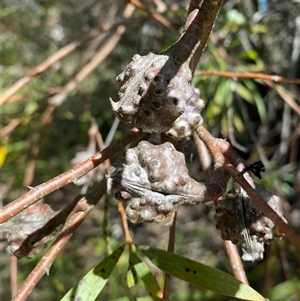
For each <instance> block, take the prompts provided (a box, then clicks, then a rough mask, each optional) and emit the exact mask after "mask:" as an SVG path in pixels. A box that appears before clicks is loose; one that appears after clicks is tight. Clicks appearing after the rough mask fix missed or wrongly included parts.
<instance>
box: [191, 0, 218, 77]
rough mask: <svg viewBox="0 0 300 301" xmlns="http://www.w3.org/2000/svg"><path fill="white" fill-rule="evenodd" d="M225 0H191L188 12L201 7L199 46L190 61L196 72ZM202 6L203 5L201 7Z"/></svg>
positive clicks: (192, 68)
mask: <svg viewBox="0 0 300 301" xmlns="http://www.w3.org/2000/svg"><path fill="white" fill-rule="evenodd" d="M222 3H223V0H204V1H203V0H191V2H190V5H189V9H188V13H189V14H190V13H191V12H192V11H193V10H195V9H199V17H198V22H197V24H198V26H199V31H198V34H197V36H198V40H199V42H200V43H199V46H198V47H197V49H196V50H195V53H194V55H193V59H192V60H191V61H190V68H191V70H192V72H193V73H194V71H195V69H196V66H197V64H198V62H199V59H200V57H201V55H202V52H203V50H204V48H205V47H206V44H207V40H208V38H209V35H210V33H211V31H212V29H213V27H214V24H215V20H216V18H217V16H218V13H219V11H220V8H221V6H222ZM200 6H201V7H200Z"/></svg>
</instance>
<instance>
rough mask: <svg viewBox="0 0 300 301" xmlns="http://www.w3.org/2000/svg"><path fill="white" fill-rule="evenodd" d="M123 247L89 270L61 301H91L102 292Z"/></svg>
mask: <svg viewBox="0 0 300 301" xmlns="http://www.w3.org/2000/svg"><path fill="white" fill-rule="evenodd" d="M124 248H125V245H122V246H121V247H119V248H118V249H116V250H115V251H114V252H112V253H111V254H110V255H109V256H108V257H106V258H104V259H103V260H102V261H101V262H100V263H99V264H98V265H97V266H96V267H94V268H93V269H91V270H90V271H89V272H88V273H87V274H86V275H85V276H84V277H83V278H82V279H81V280H80V281H79V282H78V283H77V284H76V285H75V286H74V287H73V288H71V289H70V290H69V291H68V293H67V294H66V295H65V296H64V297H63V298H62V299H61V301H68V300H70V301H71V300H89V301H93V300H95V299H96V298H97V296H98V295H99V294H100V292H101V291H102V289H103V287H104V286H105V284H106V282H107V280H108V278H109V276H110V274H111V272H112V271H113V269H114V267H115V266H116V264H117V262H118V260H119V258H120V256H121V255H122V253H123V251H124Z"/></svg>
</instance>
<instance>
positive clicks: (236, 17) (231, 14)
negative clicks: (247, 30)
mask: <svg viewBox="0 0 300 301" xmlns="http://www.w3.org/2000/svg"><path fill="white" fill-rule="evenodd" d="M226 16H227V18H228V20H229V21H231V22H233V23H236V24H238V25H245V24H246V23H247V21H246V17H245V15H244V14H243V13H241V12H239V11H238V10H236V9H231V10H229V11H227V13H226Z"/></svg>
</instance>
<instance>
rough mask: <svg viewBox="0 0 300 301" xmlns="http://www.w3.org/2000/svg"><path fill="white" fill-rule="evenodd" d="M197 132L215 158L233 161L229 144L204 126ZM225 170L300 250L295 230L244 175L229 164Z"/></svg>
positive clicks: (234, 161) (299, 242)
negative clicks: (217, 137) (214, 135)
mask: <svg viewBox="0 0 300 301" xmlns="http://www.w3.org/2000/svg"><path fill="white" fill-rule="evenodd" d="M195 131H196V133H197V135H198V136H199V137H200V138H201V139H202V140H203V142H204V143H205V144H206V146H207V147H208V149H209V150H210V152H211V154H212V155H213V156H214V157H216V156H217V157H220V156H226V158H228V160H229V161H231V159H233V158H232V157H233V156H232V155H233V152H232V151H230V152H229V153H230V154H229V156H227V151H228V149H229V148H230V147H229V143H228V142H226V141H225V140H221V139H215V138H214V137H213V136H211V134H210V133H209V132H208V131H207V130H206V129H205V128H204V127H203V126H199V127H198V128H197V129H196V130H195ZM237 161H238V160H237V159H234V160H233V162H231V163H237ZM240 163H242V160H240ZM224 168H225V170H226V172H227V173H228V174H229V175H230V176H231V177H232V178H233V179H234V180H235V181H236V182H237V183H238V184H239V185H240V186H241V187H242V188H243V189H244V190H245V191H246V193H247V194H248V196H249V197H250V198H251V200H252V201H253V202H254V203H255V204H256V205H257V206H258V207H259V208H260V209H261V210H262V211H263V213H264V214H265V215H266V216H268V217H269V218H270V219H271V220H272V221H273V222H274V224H275V225H276V226H277V227H278V228H279V229H280V231H281V232H283V233H285V234H286V236H287V237H288V238H289V239H290V241H291V242H292V243H293V244H294V245H295V246H296V247H297V248H298V249H300V237H299V236H298V235H297V233H296V232H295V231H294V229H293V228H291V227H290V226H289V225H288V224H286V223H285V222H284V221H283V220H282V219H281V218H280V216H279V215H278V214H277V213H276V212H275V211H274V210H273V209H272V208H271V207H270V206H269V205H268V203H267V202H266V201H265V200H264V199H263V198H262V196H261V195H260V194H259V193H258V192H257V191H256V190H255V189H254V188H253V187H252V186H251V185H250V184H249V183H248V182H247V180H246V179H245V178H244V176H243V174H242V173H241V172H239V171H238V170H237V169H235V168H234V167H233V166H232V165H231V164H229V163H227V164H225V165H224Z"/></svg>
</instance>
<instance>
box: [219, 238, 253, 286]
mask: <svg viewBox="0 0 300 301" xmlns="http://www.w3.org/2000/svg"><path fill="white" fill-rule="evenodd" d="M224 245H225V249H226V253H227V256H228V258H229V262H230V265H231V268H232V271H233V275H234V277H235V278H236V279H238V280H240V281H241V282H244V283H246V284H249V282H248V279H247V275H246V273H245V269H244V266H243V263H242V260H241V257H240V254H239V252H238V249H237V246H236V245H234V244H233V243H232V242H231V241H230V240H224Z"/></svg>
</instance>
